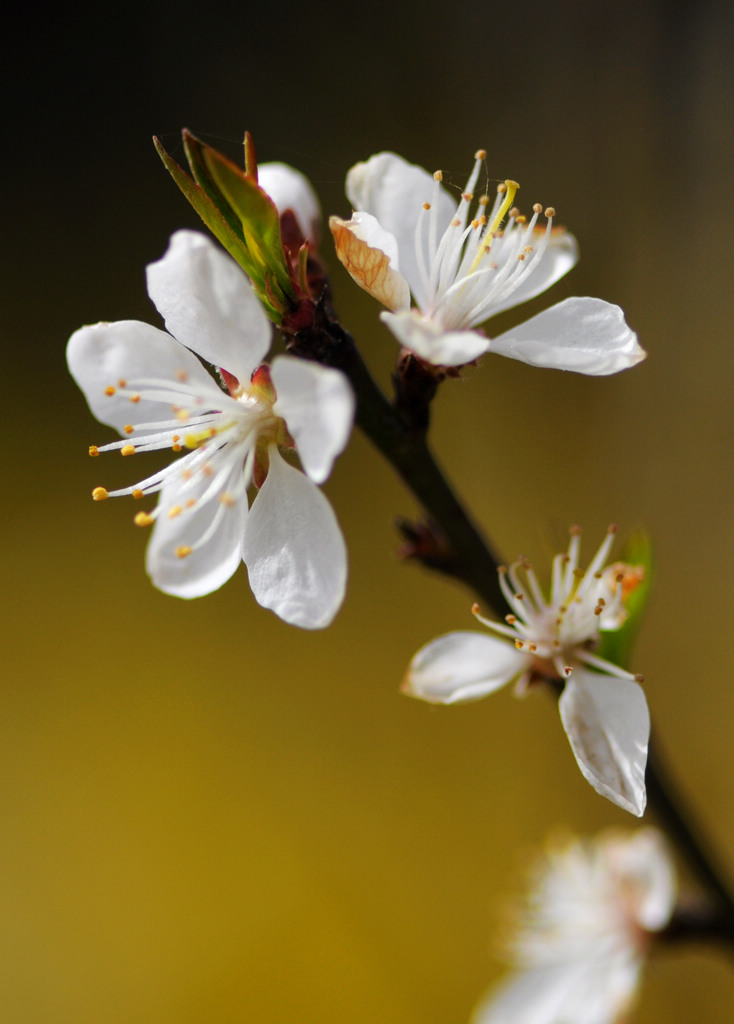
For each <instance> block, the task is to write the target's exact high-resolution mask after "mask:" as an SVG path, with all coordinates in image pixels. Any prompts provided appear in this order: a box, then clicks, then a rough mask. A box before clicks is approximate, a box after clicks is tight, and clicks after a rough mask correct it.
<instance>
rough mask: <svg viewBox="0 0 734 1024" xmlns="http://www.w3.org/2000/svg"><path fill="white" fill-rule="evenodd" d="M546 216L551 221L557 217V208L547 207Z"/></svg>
mask: <svg viewBox="0 0 734 1024" xmlns="http://www.w3.org/2000/svg"><path fill="white" fill-rule="evenodd" d="M545 215H546V217H547V218H548V219H549V220H550V218H551V217H555V215H556V208H555V206H547V207H546V208H545Z"/></svg>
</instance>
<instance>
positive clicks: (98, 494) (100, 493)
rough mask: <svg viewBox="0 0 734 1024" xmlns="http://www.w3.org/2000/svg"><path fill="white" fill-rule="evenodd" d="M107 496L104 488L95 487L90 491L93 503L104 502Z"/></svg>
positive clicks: (108, 494) (108, 493) (107, 493)
mask: <svg viewBox="0 0 734 1024" xmlns="http://www.w3.org/2000/svg"><path fill="white" fill-rule="evenodd" d="M109 496H110V492H109V491H108V490H106V489H105V488H104V487H95V488H94V490H93V491H92V498H93V500H94V501H104V500H105V499H106V498H109Z"/></svg>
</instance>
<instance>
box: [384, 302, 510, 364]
mask: <svg viewBox="0 0 734 1024" xmlns="http://www.w3.org/2000/svg"><path fill="white" fill-rule="evenodd" d="M380 319H381V320H382V322H383V323H384V324H385V325H386V326H387V328H388V329H389V330H390V331H391V332H392V334H394V335H395V337H396V338H397V339H398V341H399V342H400V344H401V345H405V347H406V348H409V349H410V350H411V352H415V353H416V355H418V356H420V357H421V359H425V360H426V362H428V363H433V365H434V366H461V365H462V364H463V363H470V362H471V361H472V360H473V359H477V358H478V357H479V356H481V355H482V354H483V353H484V352H486V351H487V349H488V348H489V346H490V344H492V345H494V342H491V343H490V341H489V339H488V338H486V337H485V336H484V335H483V334H480V333H479V331H446V330H445V329H444V328H443V327H441V325H440V324H437V323H435V322H434V321H433V320H427V319H425V318H424V317H422V316H421V314H420V313H419V312H418V311H417V310H413V309H411V310H409V311H406V312H402V313H380Z"/></svg>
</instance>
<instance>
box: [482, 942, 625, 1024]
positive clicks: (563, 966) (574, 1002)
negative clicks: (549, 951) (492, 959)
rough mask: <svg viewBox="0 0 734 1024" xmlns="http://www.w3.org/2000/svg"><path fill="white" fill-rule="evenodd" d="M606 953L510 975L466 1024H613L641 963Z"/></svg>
mask: <svg viewBox="0 0 734 1024" xmlns="http://www.w3.org/2000/svg"><path fill="white" fill-rule="evenodd" d="M580 952H581V951H580ZM605 952H606V951H605V950H604V949H601V950H600V951H597V955H596V957H594V955H593V951H592V955H591V957H587V958H582V959H580V960H579V961H578V962H576V963H574V962H572V961H571V962H565V963H564V962H560V963H555V964H553V963H551V964H547V965H542V966H538V967H534V968H531V969H529V970H525V971H521V972H519V973H518V974H516V975H513V976H511V977H510V978H509V979H508V980H507V981H506V982H505V983H504V984H503V985H501V986H500V987H499V988H498V989H495V990H494V991H493V992H491V993H490V994H489V997H488V998H487V999H486V1000H485V1001H484V1002H482V1003H481V1004H480V1006H479V1007H478V1008H477V1010H476V1011H475V1013H474V1015H473V1016H472V1019H471V1024H615V1022H616V1021H618V1020H619V1015H620V1014H621V1013H622V1012H623V1011H624V1010H625V1009H627V1008H628V1007H629V1006H630V1003H631V1001H632V998H633V996H634V992H635V988H636V987H637V983H638V979H639V974H640V966H641V963H640V960H639V958H638V957H635V956H634V954H633V953H632V952H630V954H629V955H627V956H625V955H624V954H622V956H620V955H619V954H616V955H615V952H614V951H611V954H612V955H611V956H608V955H607V956H605V955H604V954H605Z"/></svg>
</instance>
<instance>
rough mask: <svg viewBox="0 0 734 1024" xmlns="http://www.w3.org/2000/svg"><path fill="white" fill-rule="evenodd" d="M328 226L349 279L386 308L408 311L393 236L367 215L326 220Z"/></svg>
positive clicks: (406, 289)
mask: <svg viewBox="0 0 734 1024" xmlns="http://www.w3.org/2000/svg"><path fill="white" fill-rule="evenodd" d="M329 227H330V228H331V233H332V234H333V236H334V245H335V247H336V254H337V256H338V257H339V259H340V261H341V263H342V264H343V266H344V267H345V268H346V270H347V271H348V272H349V274H350V275H351V277H352V280H353V281H356V283H357V284H358V285H359V287H360V288H364V290H365V291H366V292H367V293H368V294H369V295H371V296H372V297H373V298H374V299H377V301H378V302H381V303H382V304H383V306H387V308H388V309H409V308H410V288H409V287H408V282H407V281H406V279H405V278H404V277H403V275H402V274H401V273H400V272H399V270H398V266H399V260H398V243H397V241H396V239H395V236H394V235H391V234H390V232H389V231H385V229H384V228H383V227H382V226H381V225H380V223H379V222H378V221H377V219H376V218H375V217H373V216H372V214H369V213H355V214H354V215H353V216H352V219H351V220H342V219H341V217H330V218H329Z"/></svg>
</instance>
